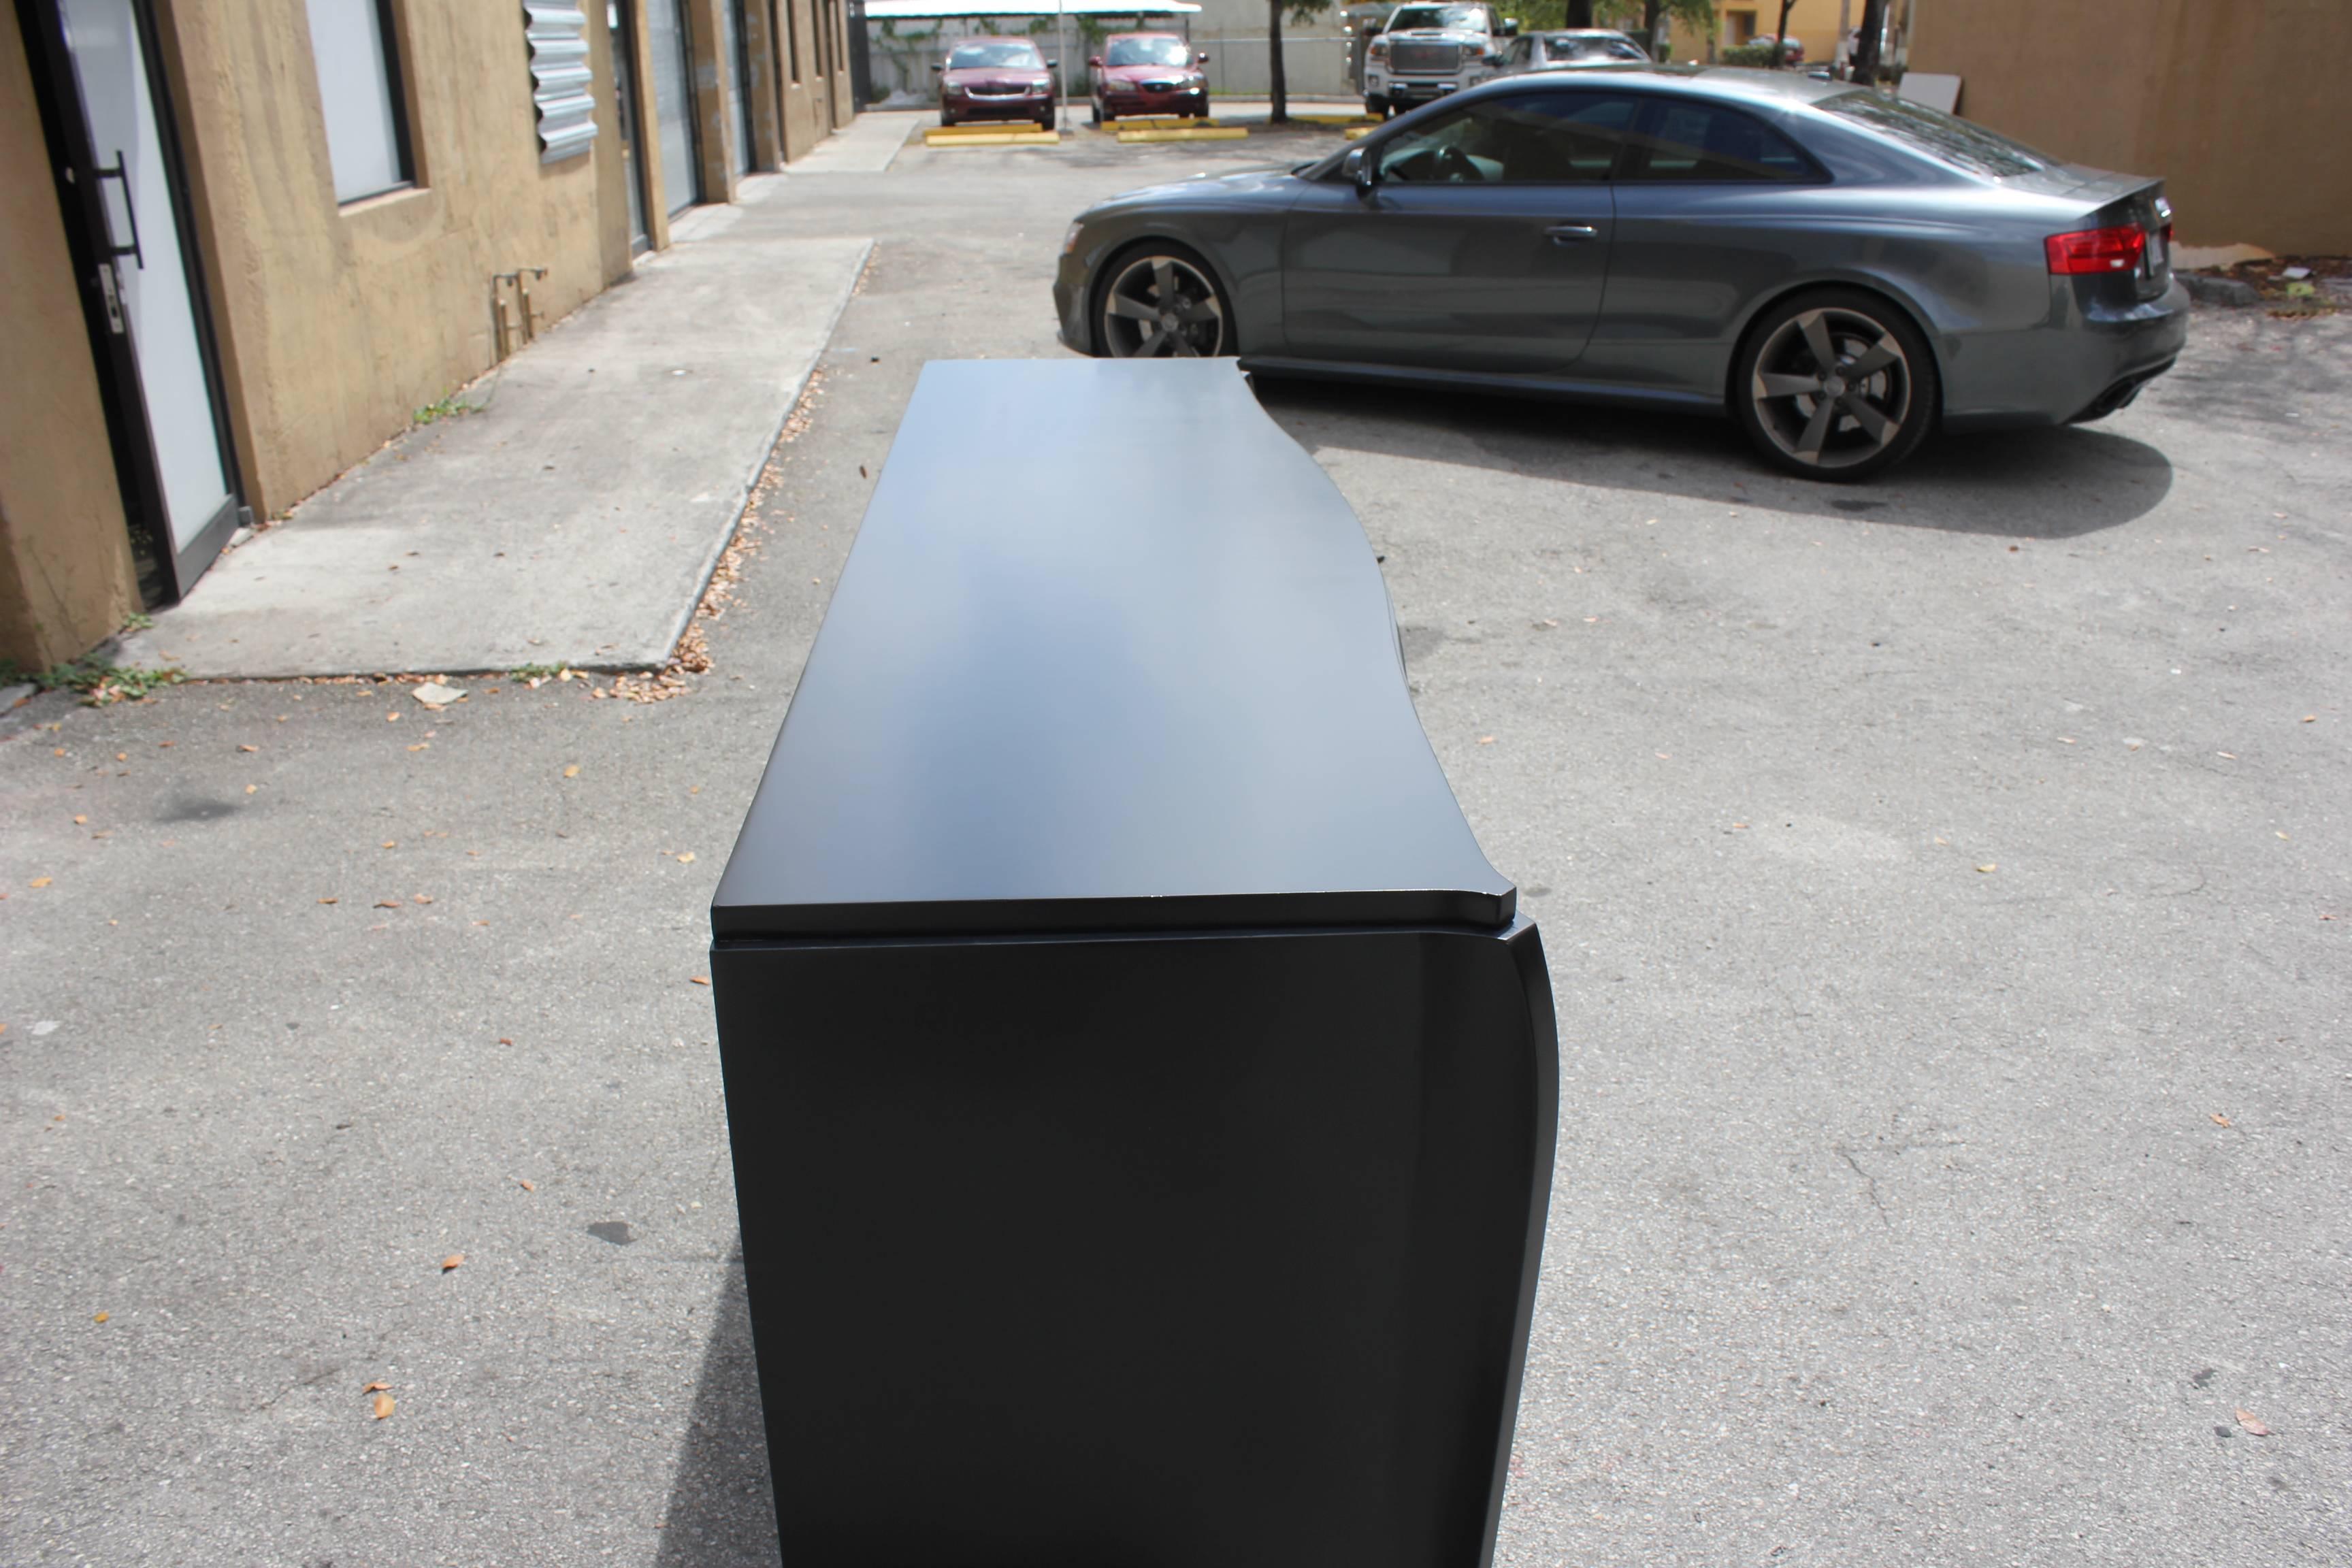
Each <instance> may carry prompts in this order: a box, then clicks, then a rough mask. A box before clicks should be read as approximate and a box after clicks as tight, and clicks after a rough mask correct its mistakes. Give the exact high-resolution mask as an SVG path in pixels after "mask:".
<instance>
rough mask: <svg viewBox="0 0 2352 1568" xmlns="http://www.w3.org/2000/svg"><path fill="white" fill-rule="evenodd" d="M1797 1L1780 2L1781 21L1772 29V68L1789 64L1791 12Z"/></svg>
mask: <svg viewBox="0 0 2352 1568" xmlns="http://www.w3.org/2000/svg"><path fill="white" fill-rule="evenodd" d="M1796 4H1797V0H1780V22H1779V23H1778V24H1777V25H1776V26H1774V27H1773V29H1772V68H1773V69H1775V70H1778V69H1780V68H1781V67H1782V66H1784V65H1787V64H1788V63H1789V58H1788V57H1789V12H1790V9H1791V8H1792V7H1794V6H1795V5H1796Z"/></svg>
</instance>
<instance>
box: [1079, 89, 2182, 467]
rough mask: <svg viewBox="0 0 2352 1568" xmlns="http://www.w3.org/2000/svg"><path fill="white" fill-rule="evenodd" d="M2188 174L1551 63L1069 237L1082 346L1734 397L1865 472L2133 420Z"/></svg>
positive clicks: (1453, 381) (1896, 112)
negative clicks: (1973, 444) (1946, 445)
mask: <svg viewBox="0 0 2352 1568" xmlns="http://www.w3.org/2000/svg"><path fill="white" fill-rule="evenodd" d="M2170 236H2171V208H2170V206H2169V205H2168V204H2167V203H2166V201H2165V198H2164V184H2163V182H2162V181H2161V180H2156V179H2146V178H2141V177H2139V176H2136V175H2128V174H2106V173H2104V172H2101V171H2099V170H2095V169H2088V168H2082V167H2078V166H2076V165H2073V164H2068V163H2060V162H2058V161H2057V160H2055V159H2053V158H2050V157H2047V156H2044V155H2043V154H2042V153H2036V152H2033V151H2032V150H2031V149H2029V148H2026V147H2022V146H2021V145H2019V144H2018V143H2016V142H2011V141H2009V140H2008V139H2006V138H2004V137H2001V136H1999V135H1996V134H1994V133H1993V132H1990V131H1987V130H1984V129H1983V128H1981V127H1979V126H1975V125H1971V124H1969V123H1968V122H1967V121H1961V120H1956V119H1954V118H1952V117H1951V116H1950V115H1948V114H1942V113H1939V112H1937V111H1936V110H1932V109H1927V108H1926V107H1924V106H1922V105H1918V104H1914V103H1906V102H1903V101H1901V100H1894V99H1888V98H1884V97H1881V96H1880V95H1878V94H1877V93H1874V92H1871V91H1868V90H1866V89H1857V88H1853V87H1851V86H1849V85H1847V84H1845V83H1843V82H1826V81H1817V80H1815V79H1812V78H1811V77H1807V76H1801V75H1794V74H1791V73H1789V72H1785V71H1781V72H1775V71H1741V70H1723V69H1711V68H1709V69H1689V70H1682V71H1661V70H1658V69H1655V68H1641V69H1628V70H1625V71H1622V72H1614V71H1612V72H1609V73H1605V74H1603V73H1596V72H1590V71H1588V72H1566V71H1543V72H1533V73H1530V74H1528V75H1527V76H1523V77H1511V78H1506V79H1503V80H1501V81H1496V82H1491V83H1488V84H1487V85H1486V86H1484V87H1480V88H1475V89H1469V90H1468V91H1466V92H1463V93H1459V94H1457V95H1455V96H1454V97H1451V98H1449V99H1447V100H1444V102H1441V103H1436V104H1432V105H1430V106H1428V107H1427V108H1424V109H1423V110H1419V111H1418V112H1416V113H1413V114H1411V115H1407V116H1404V117H1403V118H1401V119H1399V120H1397V121H1393V122H1392V123H1391V124H1388V125H1385V126H1381V127H1380V128H1379V129H1377V130H1375V131H1373V132H1372V133H1371V134H1370V136H1368V137H1367V138H1365V139H1364V140H1363V141H1362V142H1359V143H1357V144H1356V145H1355V146H1353V147H1350V148H1348V149H1345V150H1344V151H1341V152H1337V153H1332V154H1331V155H1329V156H1328V157H1326V158H1323V159H1321V160H1319V161H1318V162H1315V163H1302V164H1300V165H1298V166H1297V168H1294V169H1291V170H1287V171H1282V170H1273V171H1260V172H1253V173H1244V174H1228V175H1225V176H1223V177H1222V178H1217V179H1206V178H1203V179H1196V180H1191V181H1186V182H1183V183H1181V184H1168V185H1160V186H1156V187H1153V188H1151V189H1149V190H1142V191H1136V192H1131V193H1129V195H1123V196H1118V197H1115V198H1113V199H1111V200H1110V201H1108V202H1104V203H1102V204H1100V205H1097V206H1095V207H1092V208H1089V209H1088V210H1087V212H1085V213H1083V214H1081V215H1080V216H1079V217H1078V219H1077V221H1076V223H1074V224H1073V225H1072V226H1071V227H1070V232H1069V235H1068V237H1067V238H1066V241H1065V244H1064V247H1063V255H1062V261H1061V266H1060V268H1059V271H1058V273H1057V275H1056V277H1055V283H1054V300H1055V309H1056V310H1057V312H1058V314H1059V317H1060V331H1061V337H1062V341H1063V342H1065V343H1066V344H1067V345H1069V346H1070V347H1072V348H1075V349H1076V350H1078V351H1080V352H1081V353H1090V354H1098V355H1113V356H1131V355H1139V354H1187V355H1191V354H1238V355H1240V356H1241V361H1242V363H1243V365H1244V368H1248V369H1252V370H1255V371H1260V372H1264V373H1265V374H1297V375H1311V376H1325V377H1336V378H1343V379H1351V380H1371V381H1382V382H1391V383H1398V384H1408V385H1423V386H1433V387H1435V386H1444V387H1454V388H1460V387H1469V388H1483V389H1487V390H1493V391H1503V392H1524V393H1531V394H1540V395H1549V396H1554V397H1560V398H1566V399H1570V400H1584V401H1592V402H1607V403H1618V404H1624V405H1631V406H1634V407H1643V408H1654V409H1659V410H1662V411H1664V410H1683V411H1688V412H1693V413H1702V414H1726V415H1728V416H1731V417H1732V418H1734V419H1737V420H1738V422H1739V423H1740V425H1741V426H1743V427H1744V428H1745V430H1746V431H1747V433H1748V437H1749V438H1750V439H1751V440H1752V441H1753V442H1754V443H1755V446H1756V448H1757V450H1758V451H1759V452H1760V453H1761V454H1762V455H1763V457H1764V458H1766V459H1767V460H1768V461H1769V462H1771V463H1774V464H1776V465H1778V466H1779V467H1780V468H1785V469H1788V470H1790V471H1791V472H1794V473H1799V474H1809V475H1815V476H1818V477H1820V478H1823V479H1860V478H1863V477H1864V476H1865V475H1868V474H1873V473H1876V472H1878V471H1880V470H1881V469H1884V468H1887V467H1889V466H1891V465H1893V464H1895V463H1897V462H1900V461H1901V460H1902V459H1903V458H1905V457H1906V456H1908V455H1909V454H1910V453H1911V452H1912V451H1914V450H1915V449H1916V448H1917V447H1918V445H1919V443H1920V442H1921V441H1923V440H1924V439H1926V438H1927V436H1928V434H1929V432H1930V431H1931V430H1934V429H1936V428H1937V427H1939V426H1940V427H1941V428H1944V429H1948V430H1966V429H1995V428H2000V427H2004V426H2032V425H2056V424H2064V423H2069V422H2073V421H2077V420H2086V419H2096V418H2099V417H2101V416H2105V415H2107V414H2110V413H2113V412H2114V411H2115V410H2116V409H2117V408H2120V407H2122V406H2124V405H2126V404H2127V403H2129V402H2130V401H2131V400H2132V399H2133V397H2134V396H2136V395H2137V394H2138V392H2139V390H2140V388H2141V387H2142V386H2144V385H2146V384H2147V382H2148V381H2150V380H2151V379H2153V378H2154V377H2156V376H2158V375H2159V374H2163V373H2164V372H2165V371H2166V370H2168V368H2170V366H2171V364H2172V363H2173V360H2174V358H2175V357H2176V356H2178V355H2179V353H2180V349H2181V345H2182V343H2183V342H2185V341H2186V338H2187V330H2188V311H2189V296H2188V292H2187V290H2186V289H2183V288H2182V287H2181V286H2180V285H2179V284H2178V283H2177V282H2176V281H2175V280H2174V279H2173V277H2172V272H2171V267H2170V263H2169V259H2168V253H2169V240H2170Z"/></svg>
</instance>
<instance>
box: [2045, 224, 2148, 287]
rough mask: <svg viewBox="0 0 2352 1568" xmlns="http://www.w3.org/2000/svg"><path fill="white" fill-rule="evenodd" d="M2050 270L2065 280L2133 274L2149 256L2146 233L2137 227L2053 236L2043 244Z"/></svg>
mask: <svg viewBox="0 0 2352 1568" xmlns="http://www.w3.org/2000/svg"><path fill="white" fill-rule="evenodd" d="M2042 253H2043V254H2044V255H2046V256H2048V257H2049V258H2050V270H2051V271H2052V272H2053V273H2055V274H2057V275H2058V276H2060V277H2062V278H2072V277H2075V276H2077V275H2079V274H2082V273H2085V272H2132V271H2137V269H2138V268H2139V262H2140V258H2141V257H2143V256H2145V255H2146V254H2147V230H2146V229H2144V228H2142V227H2140V226H2139V225H2137V224H2136V223H2127V224H2123V225H2120V226H2117V227H2115V228H2086V229H2083V230H2081V231H2080V232H2078V233H2075V234H2053V235H2052V236H2051V237H2049V238H2048V239H2045V240H2043V241H2042Z"/></svg>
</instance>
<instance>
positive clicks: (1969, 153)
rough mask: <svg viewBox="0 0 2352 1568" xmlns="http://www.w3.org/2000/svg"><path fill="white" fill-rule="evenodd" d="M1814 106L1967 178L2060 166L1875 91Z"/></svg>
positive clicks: (1997, 137) (2016, 145)
mask: <svg viewBox="0 0 2352 1568" xmlns="http://www.w3.org/2000/svg"><path fill="white" fill-rule="evenodd" d="M1814 107H1815V108H1818V109H1825V110H1829V112H1831V113H1832V114H1843V115H1844V116H1845V117H1846V118H1847V119H1848V120H1853V121H1859V122H1860V123H1862V124H1864V125H1867V126H1868V127H1870V129H1872V130H1873V131H1875V132H1879V133H1880V134H1881V135H1883V136H1887V137H1891V138H1893V139H1894V140H1895V141H1897V142H1902V143H1903V144H1904V145H1905V146H1906V147H1908V148H1910V149H1912V150H1913V151H1914V152H1918V153H1926V154H1927V156H1929V157H1930V158H1933V159H1935V160H1936V161H1937V163H1947V164H1949V165H1950V166H1951V167H1953V168H1955V169H1958V170H1962V171H1963V172H1965V173H1968V174H1982V175H1985V176H1987V177H1988V178H1990V179H1995V180H1998V179H2003V178H2006V177H2007V176H2009V175H2011V174H2037V173H2039V172H2040V171H2042V170H2043V169H2053V168H2056V167H2057V166H2058V161H2057V160H2056V159H2054V158H2050V157H2046V156H2044V155H2043V154H2042V153H2037V152H2035V151H2034V150H2033V149H2032V148H2031V147H2028V146H2026V145H2024V144H2023V143H2022V142H2012V141H2011V140H2010V139H2009V138H2008V137H2006V136H2002V135H1999V134H1996V133H1995V132H1990V131H1987V130H1986V129H1985V128H1984V127H1983V126H1981V125H1971V124H1969V122H1968V121H1965V120H1961V119H1958V118H1957V117H1955V116H1953V115H1949V114H1946V113H1944V112H1943V111H1942V110H1936V109H1929V108H1928V107H1927V105H1925V104H1920V103H1906V102H1905V101H1904V100H1902V99H1899V98H1881V97H1880V96H1879V95H1878V94H1876V93H1874V92H1870V91H1867V90H1857V91H1854V92H1842V93H1840V94H1838V96H1837V97H1835V98H1831V99H1824V100H1822V101H1821V102H1820V103H1818V104H1816V105H1815V106H1814Z"/></svg>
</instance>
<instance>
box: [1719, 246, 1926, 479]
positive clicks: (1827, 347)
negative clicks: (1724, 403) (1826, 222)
mask: <svg viewBox="0 0 2352 1568" xmlns="http://www.w3.org/2000/svg"><path fill="white" fill-rule="evenodd" d="M1729 402H1730V404H1731V412H1732V414H1733V415H1734V416H1736V417H1737V418H1738V420H1739V422H1740V424H1741V426H1744V427H1745V428H1746V429H1747V431H1748V439H1749V440H1750V441H1752V442H1753V443H1755V446H1756V449H1757V451H1758V452H1759V453H1761V454H1762V455H1763V457H1764V458H1765V460H1766V461H1768V462H1769V463H1771V464H1773V465H1774V466H1775V467H1777V468H1783V469H1785V470H1787V471H1788V472H1790V473H1792V474H1802V475H1805V476H1807V477H1809V478H1811V479H1830V480H1834V481H1842V482H1850V481H1852V480H1855V479H1868V478H1869V477H1870V476H1871V475H1873V474H1876V473H1880V472H1882V471H1884V470H1885V469H1887V468H1893V467H1894V466H1895V464H1897V463H1899V462H1901V461H1903V459H1904V458H1907V457H1909V456H1910V455H1911V454H1912V453H1913V452H1915V451H1916V450H1917V449H1918V447H1919V444H1920V443H1921V442H1922V441H1924V440H1926V439H1927V432H1928V430H1929V429H1930V427H1932V426H1933V425H1934V424H1935V420H1936V405H1937V381H1936V361H1935V356H1934V355H1933V354H1932V353H1930V352H1929V350H1928V347H1927V340H1926V339H1925V338H1923V337H1922V336H1921V335H1920V334H1919V330H1918V329H1917V328H1916V327H1915V326H1913V325H1912V324H1911V321H1910V319H1909V318H1908V317H1907V316H1906V315H1905V314H1904V313H1903V312H1902V311H1901V310H1896V309H1895V307H1894V306H1893V305H1892V304H1890V303H1889V302H1888V301H1886V300H1883V299H1880V298H1879V297H1877V296H1875V295H1873V294H1866V293H1864V292H1863V291H1862V290H1860V289H1822V290H1819V291H1817V292H1813V293H1809V294H1800V295H1797V296H1795V297H1794V298H1792V299H1790V300H1783V301H1782V302H1781V303H1780V304H1778V305H1776V306H1774V307H1773V308H1772V309H1771V310H1768V311H1767V312H1765V314H1764V317H1763V318H1762V319H1761V320H1760V321H1758V322H1757V323H1756V325H1755V327H1754V328H1753V329H1751V330H1750V331H1749V332H1748V340H1747V342H1746V345H1745V347H1744V348H1743V350H1742V352H1741V353H1740V356H1739V361H1738V365H1737V366H1736V367H1735V369H1734V371H1733V374H1732V378H1731V387H1730V398H1729Z"/></svg>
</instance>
